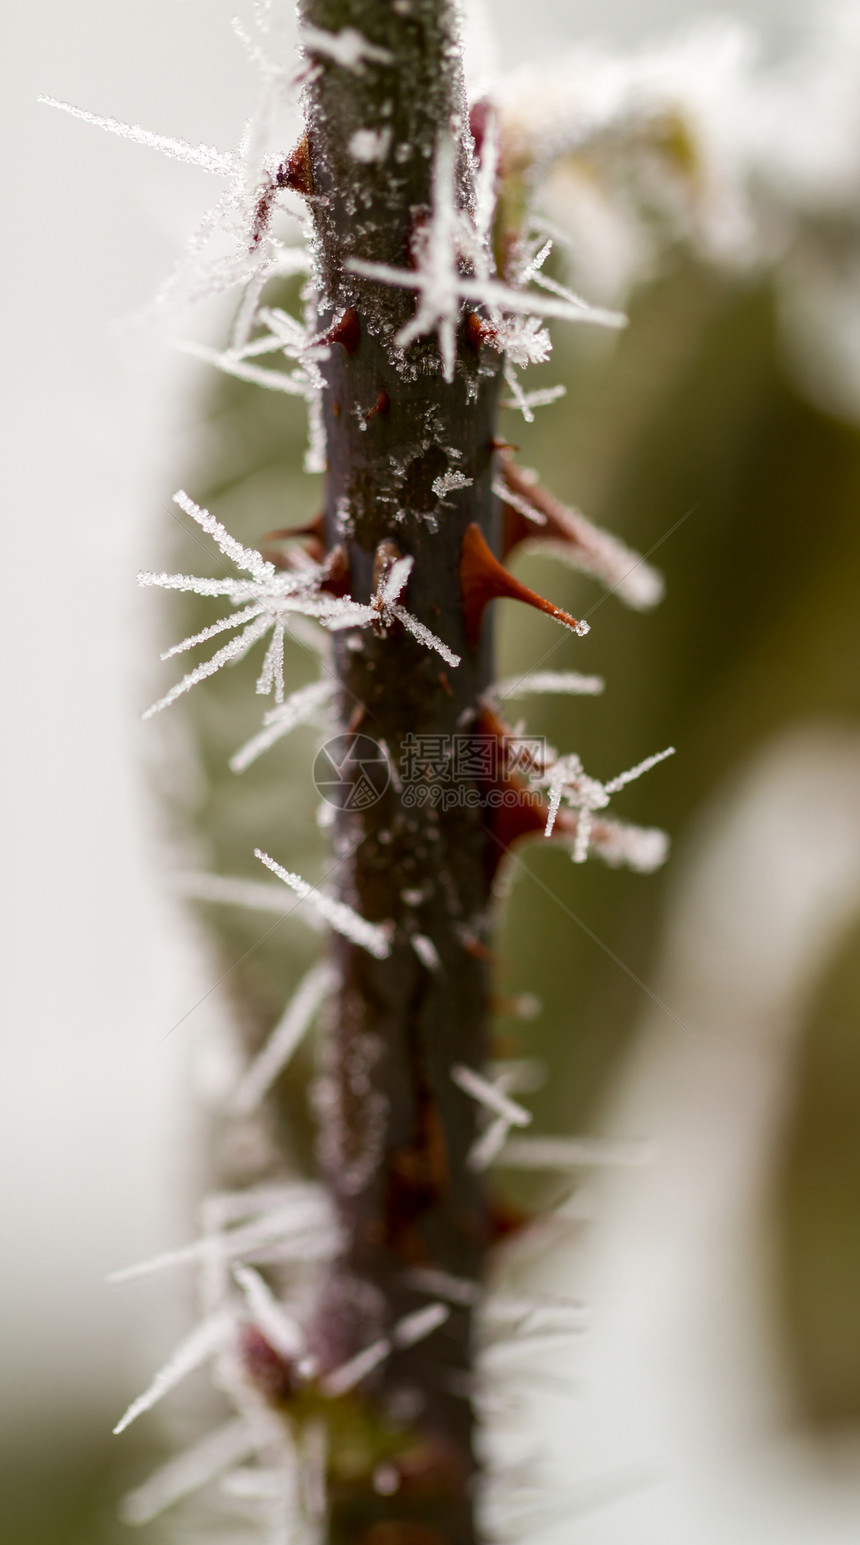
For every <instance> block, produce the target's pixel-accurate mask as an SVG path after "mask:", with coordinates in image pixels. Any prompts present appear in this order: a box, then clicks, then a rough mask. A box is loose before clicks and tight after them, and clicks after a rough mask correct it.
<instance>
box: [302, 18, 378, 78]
mask: <svg viewBox="0 0 860 1545" xmlns="http://www.w3.org/2000/svg"><path fill="white" fill-rule="evenodd" d="M301 40H302V45H303V47H304V48H305V50H306V52H307V53H309V54H322V55H323V57H324V58H327V59H333V60H334V62H335V64H339V65H340V66H341V68H342V69H344V70H352V71H353V73H354V74H355V75H362V74H363V73H364V63H365V60H367V61H369V62H370V63H371V64H393V63H394V55H393V54H392V53H390V52H389V50H388V49H387V48H379V47H378V46H377V44H376V43H371V42H370V41H369V39H368V38H366V37H365V36H364V33H363V32H359V31H358V29H357V28H356V27H343V28H342V29H341V31H340V32H327V31H325V30H324V29H323V28H322V27H311V26H308V24H307V23H305V24H304V26H303V27H302V31H301Z"/></svg>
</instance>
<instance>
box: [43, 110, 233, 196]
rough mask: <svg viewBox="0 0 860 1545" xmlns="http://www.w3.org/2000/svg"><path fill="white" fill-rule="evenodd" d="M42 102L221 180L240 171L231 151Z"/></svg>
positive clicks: (96, 114) (84, 111)
mask: <svg viewBox="0 0 860 1545" xmlns="http://www.w3.org/2000/svg"><path fill="white" fill-rule="evenodd" d="M39 101H40V102H41V103H43V105H44V106H45V107H59V108H60V109H61V111H62V112H64V113H71V115H72V117H73V118H80V119H82V120H83V122H84V123H92V124H94V125H95V127H96V128H97V129H107V131H108V133H109V134H119V135H121V136H122V138H123V139H130V140H133V141H134V143H135V144H136V145H149V146H151V148H152V149H153V150H161V151H162V152H163V153H164V155H166V156H172V157H173V158H174V159H175V160H177V161H190V162H191V164H192V165H193V166H202V167H203V170H204V171H206V172H214V173H215V174H216V175H217V176H219V177H233V176H235V174H236V172H237V171H238V170H239V162H238V159H237V157H236V156H235V155H233V153H232V152H231V151H223V150H216V149H215V146H214V145H189V143H188V141H187V140H184V139H173V138H172V137H171V136H170V135H168V134H153V133H152V131H151V129H142V128H141V127H140V124H138V123H122V122H121V121H120V119H118V118H103V117H102V116H101V115H100V114H99V113H89V112H87V111H86V109H85V108H82V107H73V106H72V104H71V102H60V101H58V100H57V98H56V97H47V96H40V97H39Z"/></svg>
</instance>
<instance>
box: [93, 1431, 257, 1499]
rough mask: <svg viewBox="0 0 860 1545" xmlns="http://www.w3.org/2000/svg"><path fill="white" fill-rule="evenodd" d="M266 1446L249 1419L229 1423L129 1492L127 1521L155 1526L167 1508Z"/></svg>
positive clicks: (202, 1439)
mask: <svg viewBox="0 0 860 1545" xmlns="http://www.w3.org/2000/svg"><path fill="white" fill-rule="evenodd" d="M263 1442H264V1438H263V1436H262V1434H261V1433H260V1431H259V1430H258V1428H257V1427H256V1426H255V1425H254V1424H253V1423H252V1422H251V1421H249V1420H248V1418H247V1417H246V1416H238V1417H234V1419H233V1420H232V1421H229V1422H225V1424H224V1426H223V1427H218V1428H217V1429H216V1430H215V1432H210V1433H208V1434H207V1435H206V1437H205V1438H201V1440H200V1442H199V1443H195V1444H193V1446H192V1447H191V1448H187V1449H185V1450H184V1452H183V1453H180V1454H177V1455H176V1457H175V1458H174V1459H171V1460H169V1461H168V1463H167V1464H165V1465H162V1467H161V1468H160V1469H159V1470H156V1471H155V1473H154V1474H153V1475H151V1476H150V1477H149V1480H147V1481H144V1483H143V1485H142V1486H138V1487H137V1489H136V1490H135V1491H131V1492H129V1493H128V1495H127V1496H126V1497H125V1498H124V1500H123V1503H122V1517H123V1519H124V1521H125V1522H126V1523H129V1524H137V1525H140V1524H148V1523H151V1522H152V1520H153V1519H154V1518H157V1517H158V1516H159V1514H160V1513H163V1512H164V1511H165V1509H166V1508H169V1507H172V1506H173V1504H174V1503H175V1502H181V1500H182V1498H183V1497H187V1496H189V1495H190V1493H191V1492H193V1491H198V1490H199V1489H200V1488H201V1487H202V1486H205V1485H206V1484H207V1482H209V1481H211V1480H214V1478H215V1476H216V1475H219V1474H220V1473H221V1471H222V1470H228V1469H230V1467H231V1466H232V1465H236V1464H240V1463H241V1462H242V1461H243V1460H244V1459H249V1458H250V1457H251V1455H252V1454H254V1453H256V1451H257V1450H258V1449H259V1448H260V1447H261V1446H262V1443H263Z"/></svg>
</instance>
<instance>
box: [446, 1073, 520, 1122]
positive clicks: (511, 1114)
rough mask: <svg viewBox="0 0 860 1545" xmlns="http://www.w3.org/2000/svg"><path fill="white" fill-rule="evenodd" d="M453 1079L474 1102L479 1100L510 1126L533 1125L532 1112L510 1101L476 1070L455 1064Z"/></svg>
mask: <svg viewBox="0 0 860 1545" xmlns="http://www.w3.org/2000/svg"><path fill="white" fill-rule="evenodd" d="M451 1078H452V1079H453V1081H454V1083H455V1084H456V1085H457V1088H458V1089H462V1090H463V1092H464V1094H468V1095H470V1096H471V1098H472V1099H473V1100H477V1101H478V1104H479V1105H483V1106H485V1107H486V1109H487V1110H490V1111H492V1112H493V1113H494V1115H496V1116H501V1117H503V1118H504V1120H505V1121H506V1122H507V1123H508V1124H509V1125H510V1126H512V1127H527V1126H529V1125H530V1124H531V1120H532V1114H531V1111H527V1110H525V1109H524V1108H523V1106H522V1105H518V1104H517V1102H516V1100H511V1099H509V1098H508V1096H507V1095H506V1094H504V1093H503V1091H502V1090H501V1089H500V1088H499V1087H498V1085H497V1084H493V1083H490V1081H489V1079H487V1078H484V1077H483V1075H482V1074H481V1073H477V1072H476V1071H475V1069H474V1068H467V1067H465V1066H464V1065H463V1063H460V1062H458V1063H455V1065H454V1067H453V1068H452V1069H451Z"/></svg>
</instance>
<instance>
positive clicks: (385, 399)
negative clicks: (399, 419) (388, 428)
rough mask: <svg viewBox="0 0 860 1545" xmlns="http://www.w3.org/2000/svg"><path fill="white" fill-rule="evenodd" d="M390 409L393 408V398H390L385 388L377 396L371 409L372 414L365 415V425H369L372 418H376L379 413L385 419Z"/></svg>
mask: <svg viewBox="0 0 860 1545" xmlns="http://www.w3.org/2000/svg"><path fill="white" fill-rule="evenodd" d="M390 408H391V398H390V397H389V395H388V393H387V391H386V390H385V388H384V387H380V389H379V392H378V394H377V398H376V402H375V403H374V405H373V407H372V408H371V410H370V412H369V413H365V415H364V422H365V424H369V423H370V420H371V419H372V418H374V417H375V416H376V414H377V413H381V414H382V416H383V418H384V417H385V416H386V414H387V413H388V412H389V410H390Z"/></svg>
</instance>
